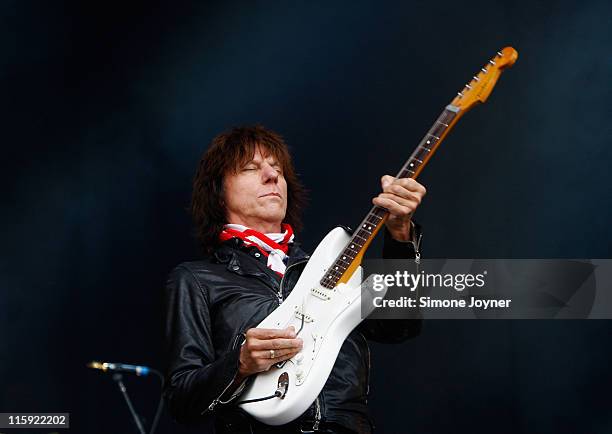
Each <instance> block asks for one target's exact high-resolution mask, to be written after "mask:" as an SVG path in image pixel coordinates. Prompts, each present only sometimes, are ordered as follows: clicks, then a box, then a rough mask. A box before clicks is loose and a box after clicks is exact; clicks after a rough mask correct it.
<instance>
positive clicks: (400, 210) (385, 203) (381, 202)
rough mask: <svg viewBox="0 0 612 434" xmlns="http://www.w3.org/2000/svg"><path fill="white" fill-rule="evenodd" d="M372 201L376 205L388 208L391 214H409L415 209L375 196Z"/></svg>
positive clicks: (401, 215)
mask: <svg viewBox="0 0 612 434" xmlns="http://www.w3.org/2000/svg"><path fill="white" fill-rule="evenodd" d="M372 202H373V203H374V205H377V206H380V207H383V208H386V209H387V210H388V211H389V213H390V214H392V215H394V216H398V217H405V216H409V215H410V214H411V213H412V211H413V209H410V208H408V207H405V206H402V205H400V204H398V203H397V202H395V201H393V200H390V199H383V198H380V197H375V198H374V199H372Z"/></svg>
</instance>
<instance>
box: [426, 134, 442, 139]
mask: <svg viewBox="0 0 612 434" xmlns="http://www.w3.org/2000/svg"><path fill="white" fill-rule="evenodd" d="M427 135H428V136H429V137H433V138H434V139H436V140H440V137H438V136H436V135H434V134H427Z"/></svg>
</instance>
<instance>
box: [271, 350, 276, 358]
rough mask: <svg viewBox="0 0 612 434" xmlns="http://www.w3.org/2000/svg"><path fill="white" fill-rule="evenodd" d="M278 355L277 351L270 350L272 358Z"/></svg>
mask: <svg viewBox="0 0 612 434" xmlns="http://www.w3.org/2000/svg"><path fill="white" fill-rule="evenodd" d="M275 357H276V353H275V352H274V350H270V358H271V359H273V358H275Z"/></svg>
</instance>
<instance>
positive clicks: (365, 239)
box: [355, 235, 368, 247]
mask: <svg viewBox="0 0 612 434" xmlns="http://www.w3.org/2000/svg"><path fill="white" fill-rule="evenodd" d="M355 238H361V239H362V240H363V241H368V239H367V238H363V237H360V236H359V235H355ZM359 247H361V246H359Z"/></svg>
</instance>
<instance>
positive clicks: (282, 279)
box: [276, 259, 308, 305]
mask: <svg viewBox="0 0 612 434" xmlns="http://www.w3.org/2000/svg"><path fill="white" fill-rule="evenodd" d="M304 262H308V259H303V260H301V261H298V262H296V263H295V264H291V265H290V266H288V267H287V269H286V270H285V273H284V274H283V277H282V278H281V281H280V285H278V293H277V294H276V297H277V298H278V304H279V305H280V304H281V303H282V302H283V300H284V295H283V283H284V282H285V276H287V275H288V274H289V270H291V269H292V268H293V267H295V266H296V265H300V264H303V263H304Z"/></svg>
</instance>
